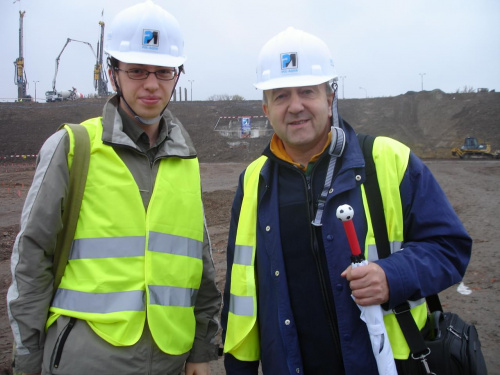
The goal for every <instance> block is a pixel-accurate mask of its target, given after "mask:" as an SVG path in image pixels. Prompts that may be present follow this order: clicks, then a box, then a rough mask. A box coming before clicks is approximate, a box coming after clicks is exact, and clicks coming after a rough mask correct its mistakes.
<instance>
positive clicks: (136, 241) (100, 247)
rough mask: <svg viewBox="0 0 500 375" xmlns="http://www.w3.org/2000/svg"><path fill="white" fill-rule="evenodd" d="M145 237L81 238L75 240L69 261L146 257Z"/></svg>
mask: <svg viewBox="0 0 500 375" xmlns="http://www.w3.org/2000/svg"><path fill="white" fill-rule="evenodd" d="M145 244H146V239H145V238H144V237H139V236H137V237H105V238H81V239H77V240H73V243H72V245H71V252H70V255H69V259H95V258H120V257H139V256H144V247H145V246H146V245H145Z"/></svg>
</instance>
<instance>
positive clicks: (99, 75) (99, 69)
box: [94, 21, 109, 96]
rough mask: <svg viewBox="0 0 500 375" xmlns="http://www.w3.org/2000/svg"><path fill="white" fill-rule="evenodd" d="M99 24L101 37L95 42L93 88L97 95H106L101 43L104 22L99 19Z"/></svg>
mask: <svg viewBox="0 0 500 375" xmlns="http://www.w3.org/2000/svg"><path fill="white" fill-rule="evenodd" d="M99 25H100V26H101V37H100V39H99V41H98V42H97V60H96V64H95V67H94V88H95V89H96V90H97V95H99V96H106V95H108V94H109V92H108V78H107V76H106V71H105V69H103V45H104V22H102V21H99Z"/></svg>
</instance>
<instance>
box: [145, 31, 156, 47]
mask: <svg viewBox="0 0 500 375" xmlns="http://www.w3.org/2000/svg"><path fill="white" fill-rule="evenodd" d="M159 36H160V32H159V31H158V30H144V31H143V37H142V46H143V47H144V48H151V49H157V48H158V46H159V44H160V38H159Z"/></svg>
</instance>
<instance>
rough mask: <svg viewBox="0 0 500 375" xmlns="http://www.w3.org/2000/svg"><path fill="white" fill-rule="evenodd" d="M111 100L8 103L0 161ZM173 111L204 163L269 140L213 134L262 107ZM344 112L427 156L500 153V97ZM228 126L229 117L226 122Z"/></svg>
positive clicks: (0, 124)
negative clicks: (478, 148) (237, 143)
mask: <svg viewBox="0 0 500 375" xmlns="http://www.w3.org/2000/svg"><path fill="white" fill-rule="evenodd" d="M104 102H105V99H85V100H81V101H74V102H62V103H2V104H0V129H1V131H0V144H1V145H2V149H1V150H0V157H4V156H8V155H16V154H18V155H19V154H36V153H38V151H39V149H40V147H41V145H42V143H43V141H44V140H45V139H46V138H47V137H48V136H49V135H50V134H51V133H53V132H54V131H55V130H56V129H57V127H58V126H59V125H60V124H62V123H63V122H81V121H83V120H86V119H87V118H91V117H95V116H100V115H101V111H102V106H103V104H104ZM169 109H170V110H171V111H172V112H173V113H174V114H175V115H176V116H177V117H178V118H179V119H180V120H181V122H182V123H183V124H184V126H186V128H187V129H188V131H189V133H190V135H191V138H192V139H193V141H194V143H195V146H196V149H197V151H198V154H199V158H200V161H201V162H227V161H234V162H242V161H250V160H252V159H254V158H255V157H256V156H258V155H259V154H260V152H261V151H262V149H263V148H264V146H265V145H266V144H267V142H268V140H269V136H267V137H261V138H247V139H245V144H244V145H243V148H231V147H230V146H229V143H230V142H231V141H234V139H232V140H231V139H230V138H225V137H222V136H221V135H219V133H218V132H215V131H213V129H214V126H215V124H216V123H217V121H218V120H219V117H223V116H261V115H262V114H263V113H262V106H261V102H260V101H257V100H252V101H220V102H213V101H195V102H172V103H171V104H170V105H169ZM339 112H340V114H341V115H342V116H343V117H344V119H345V120H347V121H348V122H349V123H350V124H351V125H353V126H354V128H355V129H356V131H358V132H363V133H368V134H373V135H386V136H390V137H393V138H396V139H398V140H400V141H402V142H404V143H406V144H407V145H408V146H410V147H411V148H412V149H413V150H414V151H415V152H416V153H417V155H419V156H421V157H423V158H435V157H438V158H449V157H451V153H450V149H451V148H452V147H456V146H459V145H461V144H462V143H463V139H464V138H465V137H466V136H475V137H477V138H479V139H480V140H484V141H487V142H489V143H491V144H492V147H493V149H500V132H498V125H499V122H500V93H495V92H486V93H477V94H445V93H443V92H442V91H440V90H434V91H429V92H428V91H423V92H419V93H414V92H409V93H406V94H405V95H399V96H396V97H387V98H369V99H345V100H339ZM221 121H228V120H221Z"/></svg>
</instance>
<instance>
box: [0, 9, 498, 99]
mask: <svg viewBox="0 0 500 375" xmlns="http://www.w3.org/2000/svg"><path fill="white" fill-rule="evenodd" d="M139 2H142V0H120V1H116V0H83V1H75V0H45V1H42V0H17V1H14V0H0V30H1V35H2V36H3V42H2V53H1V54H0V101H5V100H9V101H12V100H14V99H15V98H17V86H16V85H15V83H14V64H13V62H14V61H15V59H16V58H17V57H18V56H19V11H20V10H24V11H26V14H25V16H24V58H25V71H26V75H27V80H28V84H29V86H28V89H27V92H28V94H31V95H32V96H33V97H34V96H35V83H34V81H38V82H37V84H36V90H37V93H36V95H37V99H38V101H41V100H42V99H44V93H45V91H47V90H49V89H51V87H52V80H53V78H54V72H55V59H56V57H57V56H58V55H59V53H60V52H61V49H62V48H63V46H64V44H65V43H66V40H67V38H70V39H75V40H80V41H85V42H89V43H90V44H92V46H93V48H94V50H95V51H96V53H97V41H98V39H99V34H100V26H99V24H98V23H99V21H101V20H103V21H104V22H105V23H106V25H109V24H110V22H111V19H112V18H113V16H114V15H115V14H116V13H118V12H119V11H120V10H122V9H124V8H126V7H128V6H130V5H133V4H136V3H139ZM155 2H156V3H157V4H159V5H161V6H163V7H164V8H165V9H166V10H167V11H169V12H170V13H171V14H173V15H174V16H175V17H176V18H177V19H178V21H179V22H180V24H181V28H182V30H183V33H184V39H185V54H186V55H187V57H188V60H187V62H186V64H185V68H186V73H187V74H185V75H183V76H182V77H181V80H180V82H179V86H181V87H186V88H188V93H189V92H190V88H191V85H192V91H193V100H206V99H207V98H208V97H209V96H212V95H221V94H227V95H236V94H237V95H241V96H243V97H244V98H245V99H248V100H251V99H260V98H261V92H260V91H259V90H256V89H255V88H254V87H253V85H252V83H254V81H255V66H256V59H257V55H258V53H259V51H260V48H261V47H262V46H263V45H264V43H265V42H266V41H267V40H269V39H270V38H271V37H273V36H274V35H275V34H277V33H278V32H280V31H283V30H284V29H286V28H287V27H288V26H293V27H295V28H298V29H302V30H304V31H307V32H310V33H312V34H315V35H317V36H319V37H320V38H321V39H323V40H324V41H325V42H326V43H327V44H328V46H329V47H330V50H331V52H332V55H333V58H334V63H335V66H336V70H337V74H338V75H339V76H345V77H346V78H345V79H344V80H343V81H344V86H343V85H342V80H340V84H339V97H340V98H343V97H345V98H364V97H365V96H366V95H367V96H368V97H379V96H396V95H400V94H404V93H406V92H407V91H420V89H421V86H422V81H423V88H424V90H433V89H441V90H443V91H445V92H449V93H451V92H456V90H457V89H463V88H464V86H467V87H473V88H474V89H477V88H483V87H484V88H488V89H490V90H492V89H495V90H496V91H500V0H384V1H373V0H347V1H346V0H301V1H299V0H288V1H282V0H215V1H208V0H176V1H173V0H155ZM103 9H104V16H103V17H101V11H102V10H103ZM94 64H95V58H94V55H93V54H92V51H91V49H90V48H89V46H88V45H85V44H83V43H77V42H71V43H69V44H68V46H67V47H66V49H65V50H64V52H63V54H62V55H61V59H60V64H59V72H58V75H57V83H56V88H57V89H58V90H64V89H70V88H71V87H76V88H77V89H78V91H79V92H81V93H83V94H85V95H87V94H92V93H95V90H94V87H93V67H94ZM423 73H425V75H421V74H423ZM189 80H192V81H194V82H192V83H191V82H189Z"/></svg>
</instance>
